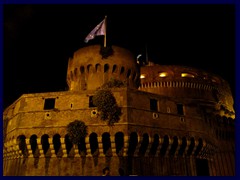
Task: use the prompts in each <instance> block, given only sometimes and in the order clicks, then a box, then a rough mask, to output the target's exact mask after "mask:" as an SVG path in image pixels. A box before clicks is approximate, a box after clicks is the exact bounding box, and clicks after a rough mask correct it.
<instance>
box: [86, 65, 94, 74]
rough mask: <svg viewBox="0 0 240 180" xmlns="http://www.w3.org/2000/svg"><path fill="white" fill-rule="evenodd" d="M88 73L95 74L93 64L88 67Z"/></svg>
mask: <svg viewBox="0 0 240 180" xmlns="http://www.w3.org/2000/svg"><path fill="white" fill-rule="evenodd" d="M87 71H88V73H93V67H92V65H91V64H89V65H88V66H87Z"/></svg>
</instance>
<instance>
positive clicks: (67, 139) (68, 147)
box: [64, 134, 73, 156]
mask: <svg viewBox="0 0 240 180" xmlns="http://www.w3.org/2000/svg"><path fill="white" fill-rule="evenodd" d="M64 141H65V145H66V150H67V155H68V156H69V155H70V151H71V149H72V147H73V144H72V142H71V141H70V139H69V135H68V134H67V135H66V136H65V139H64Z"/></svg>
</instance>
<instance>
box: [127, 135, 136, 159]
mask: <svg viewBox="0 0 240 180" xmlns="http://www.w3.org/2000/svg"><path fill="white" fill-rule="evenodd" d="M137 144H138V136H137V133H136V132H132V133H131V134H130V139H129V145H128V155H129V156H133V154H134V152H135V149H136V147H137Z"/></svg>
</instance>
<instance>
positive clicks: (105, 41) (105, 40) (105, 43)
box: [104, 16, 107, 47]
mask: <svg viewBox="0 0 240 180" xmlns="http://www.w3.org/2000/svg"><path fill="white" fill-rule="evenodd" d="M106 46H107V16H105V35H104V47H106Z"/></svg>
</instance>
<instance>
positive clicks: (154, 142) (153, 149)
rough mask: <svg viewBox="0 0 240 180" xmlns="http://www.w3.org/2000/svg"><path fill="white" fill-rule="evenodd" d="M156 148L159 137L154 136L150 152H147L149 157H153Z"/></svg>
mask: <svg viewBox="0 0 240 180" xmlns="http://www.w3.org/2000/svg"><path fill="white" fill-rule="evenodd" d="M158 146H159V136H158V135H157V134H155V135H154V138H153V144H152V147H151V149H150V152H149V154H150V155H151V156H155V154H156V152H157V147H158Z"/></svg>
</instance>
